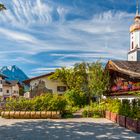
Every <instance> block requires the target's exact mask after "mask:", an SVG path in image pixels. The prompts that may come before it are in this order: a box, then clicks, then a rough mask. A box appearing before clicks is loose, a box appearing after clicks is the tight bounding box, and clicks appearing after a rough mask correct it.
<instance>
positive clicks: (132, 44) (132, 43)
mask: <svg viewBox="0 0 140 140" xmlns="http://www.w3.org/2000/svg"><path fill="white" fill-rule="evenodd" d="M132 49H134V43H133V41H132Z"/></svg>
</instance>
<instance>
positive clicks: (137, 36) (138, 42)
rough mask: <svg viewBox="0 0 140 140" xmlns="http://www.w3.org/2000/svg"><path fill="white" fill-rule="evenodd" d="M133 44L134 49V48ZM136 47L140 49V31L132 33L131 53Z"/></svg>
mask: <svg viewBox="0 0 140 140" xmlns="http://www.w3.org/2000/svg"><path fill="white" fill-rule="evenodd" d="M132 42H133V48H132ZM136 47H138V48H140V31H134V32H132V33H130V51H132V50H134V49H136Z"/></svg>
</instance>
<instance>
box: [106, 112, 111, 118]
mask: <svg viewBox="0 0 140 140" xmlns="http://www.w3.org/2000/svg"><path fill="white" fill-rule="evenodd" d="M105 118H106V119H108V120H110V119H111V112H110V111H106V112H105Z"/></svg>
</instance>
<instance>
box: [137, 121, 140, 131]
mask: <svg viewBox="0 0 140 140" xmlns="http://www.w3.org/2000/svg"><path fill="white" fill-rule="evenodd" d="M137 133H140V120H138V121H137Z"/></svg>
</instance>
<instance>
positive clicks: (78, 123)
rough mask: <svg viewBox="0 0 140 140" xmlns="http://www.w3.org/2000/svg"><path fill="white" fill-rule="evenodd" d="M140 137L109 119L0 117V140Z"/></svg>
mask: <svg viewBox="0 0 140 140" xmlns="http://www.w3.org/2000/svg"><path fill="white" fill-rule="evenodd" d="M108 139H110V140H140V134H136V133H133V132H132V131H130V130H127V129H125V128H122V127H119V126H118V125H116V124H114V123H112V122H111V121H109V120H106V119H92V118H88V119H87V118H77V119H62V120H16V119H15V120H14V119H13V120H10V119H2V118H0V140H108Z"/></svg>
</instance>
